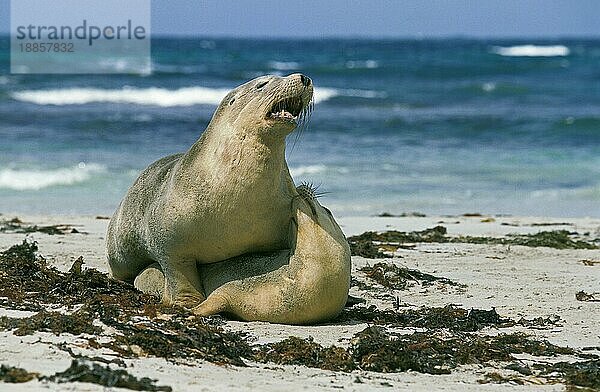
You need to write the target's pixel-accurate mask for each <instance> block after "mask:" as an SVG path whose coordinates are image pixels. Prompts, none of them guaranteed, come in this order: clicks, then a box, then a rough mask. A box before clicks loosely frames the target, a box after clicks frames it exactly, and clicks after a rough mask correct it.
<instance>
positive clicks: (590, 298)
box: [575, 290, 600, 302]
mask: <svg viewBox="0 0 600 392" xmlns="http://www.w3.org/2000/svg"><path fill="white" fill-rule="evenodd" d="M598 294H600V293H586V292H585V291H583V290H581V291H578V292H577V293H575V299H576V300H577V301H582V302H600V298H596V295H598Z"/></svg>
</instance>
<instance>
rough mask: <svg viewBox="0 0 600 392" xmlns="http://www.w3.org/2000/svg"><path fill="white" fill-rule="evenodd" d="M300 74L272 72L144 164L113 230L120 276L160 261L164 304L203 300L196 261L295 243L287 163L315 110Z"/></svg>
mask: <svg viewBox="0 0 600 392" xmlns="http://www.w3.org/2000/svg"><path fill="white" fill-rule="evenodd" d="M312 95H313V86H312V82H311V80H310V79H309V78H308V77H306V76H304V75H301V74H292V75H289V76H286V77H278V76H263V77H259V78H256V79H254V80H251V81H249V82H247V83H245V84H243V85H241V86H239V87H237V88H236V89H234V90H233V91H231V92H230V93H229V94H227V96H226V97H225V98H224V99H223V101H222V102H221V104H220V105H219V107H218V108H217V110H216V111H215V113H214V115H213V118H212V119H211V121H210V123H209V125H208V127H207V128H206V130H205V131H204V132H203V133H202V136H201V137H200V138H199V139H198V141H196V143H194V144H193V145H192V147H191V148H190V149H189V150H188V151H187V152H185V153H184V154H178V155H172V156H168V157H166V158H163V159H160V160H158V161H156V162H155V163H153V164H151V165H150V166H149V167H148V168H147V169H145V170H144V171H143V172H142V174H141V175H140V176H139V178H138V179H137V180H136V181H135V183H134V184H133V185H132V186H131V188H130V189H129V191H128V192H127V194H126V196H125V198H124V199H123V200H122V201H121V203H120V205H119V207H118V209H117V210H116V212H115V213H114V215H113V217H112V218H111V220H110V223H109V227H108V233H107V253H108V263H109V266H110V270H111V273H112V275H113V277H115V278H116V279H120V280H125V281H133V280H134V279H135V278H136V276H137V275H138V274H139V273H140V272H141V271H142V270H143V269H144V268H146V267H147V266H149V265H151V264H153V263H155V262H156V263H158V264H159V265H160V267H161V270H162V271H163V273H164V276H165V279H164V282H165V284H164V290H163V302H165V303H167V304H178V305H183V306H186V307H193V306H196V305H198V304H199V303H201V302H202V301H204V299H205V296H204V294H203V293H202V291H203V290H202V285H201V278H200V274H199V272H198V268H197V265H202V264H208V263H214V262H219V261H223V260H227V259H231V258H232V257H236V256H240V255H243V254H252V253H260V252H273V251H279V250H285V249H290V243H291V241H290V234H289V232H290V230H289V229H290V222H291V219H292V215H293V210H292V202H293V200H294V199H295V198H297V197H298V191H297V190H296V188H295V186H294V182H293V180H292V178H291V176H290V173H289V169H288V166H287V163H286V161H285V138H286V136H287V135H288V134H289V133H290V132H292V131H293V130H294V128H296V126H297V125H298V123H299V122H300V121H302V119H303V118H304V116H306V115H307V114H308V113H309V111H310V108H311V104H310V103H311V101H312Z"/></svg>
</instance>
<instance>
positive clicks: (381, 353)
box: [255, 326, 575, 374]
mask: <svg viewBox="0 0 600 392" xmlns="http://www.w3.org/2000/svg"><path fill="white" fill-rule="evenodd" d="M514 354H530V355H533V356H544V357H557V356H559V355H573V354H575V351H574V350H573V349H570V348H564V347H559V346H556V345H553V344H551V343H549V342H548V341H546V340H539V339H534V338H531V337H529V336H527V335H525V334H522V333H512V334H499V335H495V336H485V335H478V334H472V333H457V334H454V335H451V336H447V335H444V336H437V334H435V333H431V332H414V333H409V334H399V333H391V332H388V331H386V330H385V329H384V328H383V327H381V326H370V327H367V328H365V329H364V330H362V331H361V332H358V333H357V334H355V335H354V337H353V338H352V339H351V345H350V347H349V348H347V349H344V348H340V347H336V346H330V347H323V346H321V345H320V344H317V343H315V342H314V341H313V340H312V339H311V338H309V339H300V338H297V337H290V338H288V339H286V340H284V341H282V342H277V343H270V344H266V345H262V346H260V347H259V348H258V349H257V353H256V356H255V358H256V359H257V360H259V361H260V362H274V363H276V364H280V365H303V366H310V367H318V368H321V369H327V370H335V371H346V372H347V371H351V370H355V369H361V370H368V371H374V372H384V373H387V372H401V371H407V370H413V371H417V372H421V373H429V374H449V373H450V372H451V370H452V369H454V368H456V367H457V366H459V365H467V364H488V363H492V362H500V361H502V362H510V361H513V360H514V357H513V355H514ZM546 366H548V365H546ZM537 371H538V372H539V373H540V374H542V373H544V372H546V371H548V369H547V368H544V367H543V366H541V367H540V368H539V370H537ZM558 372H560V370H558ZM547 374H550V372H548V373H547ZM558 374H561V373H558ZM562 374H565V373H562Z"/></svg>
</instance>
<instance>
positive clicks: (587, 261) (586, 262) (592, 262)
mask: <svg viewBox="0 0 600 392" xmlns="http://www.w3.org/2000/svg"><path fill="white" fill-rule="evenodd" d="M579 262H580V263H582V264H583V265H587V266H588V267H592V266H594V265H600V260H590V259H584V260H579Z"/></svg>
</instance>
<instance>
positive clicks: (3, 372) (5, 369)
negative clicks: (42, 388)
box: [0, 365, 39, 384]
mask: <svg viewBox="0 0 600 392" xmlns="http://www.w3.org/2000/svg"><path fill="white" fill-rule="evenodd" d="M38 376H39V374H38V373H31V372H28V371H27V370H25V369H21V368H16V367H12V366H6V365H0V381H4V382H7V383H11V384H17V383H23V382H28V381H31V380H33V379H34V378H37V377H38Z"/></svg>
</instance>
